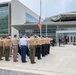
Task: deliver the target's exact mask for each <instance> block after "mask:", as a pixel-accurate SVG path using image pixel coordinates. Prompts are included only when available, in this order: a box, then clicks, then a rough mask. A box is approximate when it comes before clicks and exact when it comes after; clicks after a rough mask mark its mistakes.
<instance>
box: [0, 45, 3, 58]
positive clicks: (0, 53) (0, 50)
mask: <svg viewBox="0 0 76 75" xmlns="http://www.w3.org/2000/svg"><path fill="white" fill-rule="evenodd" d="M2 54H3V47H2V46H0V59H2Z"/></svg>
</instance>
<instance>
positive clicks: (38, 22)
mask: <svg viewBox="0 0 76 75" xmlns="http://www.w3.org/2000/svg"><path fill="white" fill-rule="evenodd" d="M38 29H40V17H39V21H38Z"/></svg>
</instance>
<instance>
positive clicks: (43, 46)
mask: <svg viewBox="0 0 76 75" xmlns="http://www.w3.org/2000/svg"><path fill="white" fill-rule="evenodd" d="M44 56H45V44H42V57H44Z"/></svg>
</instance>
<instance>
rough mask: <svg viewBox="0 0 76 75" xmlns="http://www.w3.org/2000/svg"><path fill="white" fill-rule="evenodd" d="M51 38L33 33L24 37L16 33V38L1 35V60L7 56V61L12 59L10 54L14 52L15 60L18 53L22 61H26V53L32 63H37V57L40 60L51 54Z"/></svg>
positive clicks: (15, 60)
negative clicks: (28, 36) (19, 36)
mask: <svg viewBox="0 0 76 75" xmlns="http://www.w3.org/2000/svg"><path fill="white" fill-rule="evenodd" d="M50 40H52V39H51V38H48V37H40V36H37V35H34V34H31V36H30V38H27V37H26V36H25V35H23V36H22V38H20V39H19V38H18V37H17V35H14V38H12V39H11V38H9V36H6V37H5V38H2V37H0V60H3V59H2V57H3V56H4V57H5V61H10V56H11V54H13V62H17V61H18V60H17V59H18V53H19V54H20V56H21V61H22V63H26V62H27V61H26V60H27V58H26V55H27V56H29V59H30V62H31V64H34V63H36V61H35V57H37V59H38V60H40V59H42V57H45V56H46V55H48V54H50Z"/></svg>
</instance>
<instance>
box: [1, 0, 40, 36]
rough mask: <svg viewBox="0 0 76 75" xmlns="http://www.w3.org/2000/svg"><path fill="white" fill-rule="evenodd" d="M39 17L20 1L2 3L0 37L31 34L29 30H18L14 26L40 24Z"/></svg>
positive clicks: (13, 0)
mask: <svg viewBox="0 0 76 75" xmlns="http://www.w3.org/2000/svg"><path fill="white" fill-rule="evenodd" d="M38 19H39V16H38V15H37V14H36V13H34V12H33V11H32V10H30V9H29V8H28V7H26V6H25V5H23V4H22V3H21V2H19V1H18V0H12V1H10V2H5V3H0V35H1V36H4V35H11V36H12V37H13V35H14V34H17V35H18V36H19V32H20V33H21V34H23V33H22V32H29V30H23V31H21V30H17V29H16V28H14V27H12V25H23V24H25V23H29V22H38Z"/></svg>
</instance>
